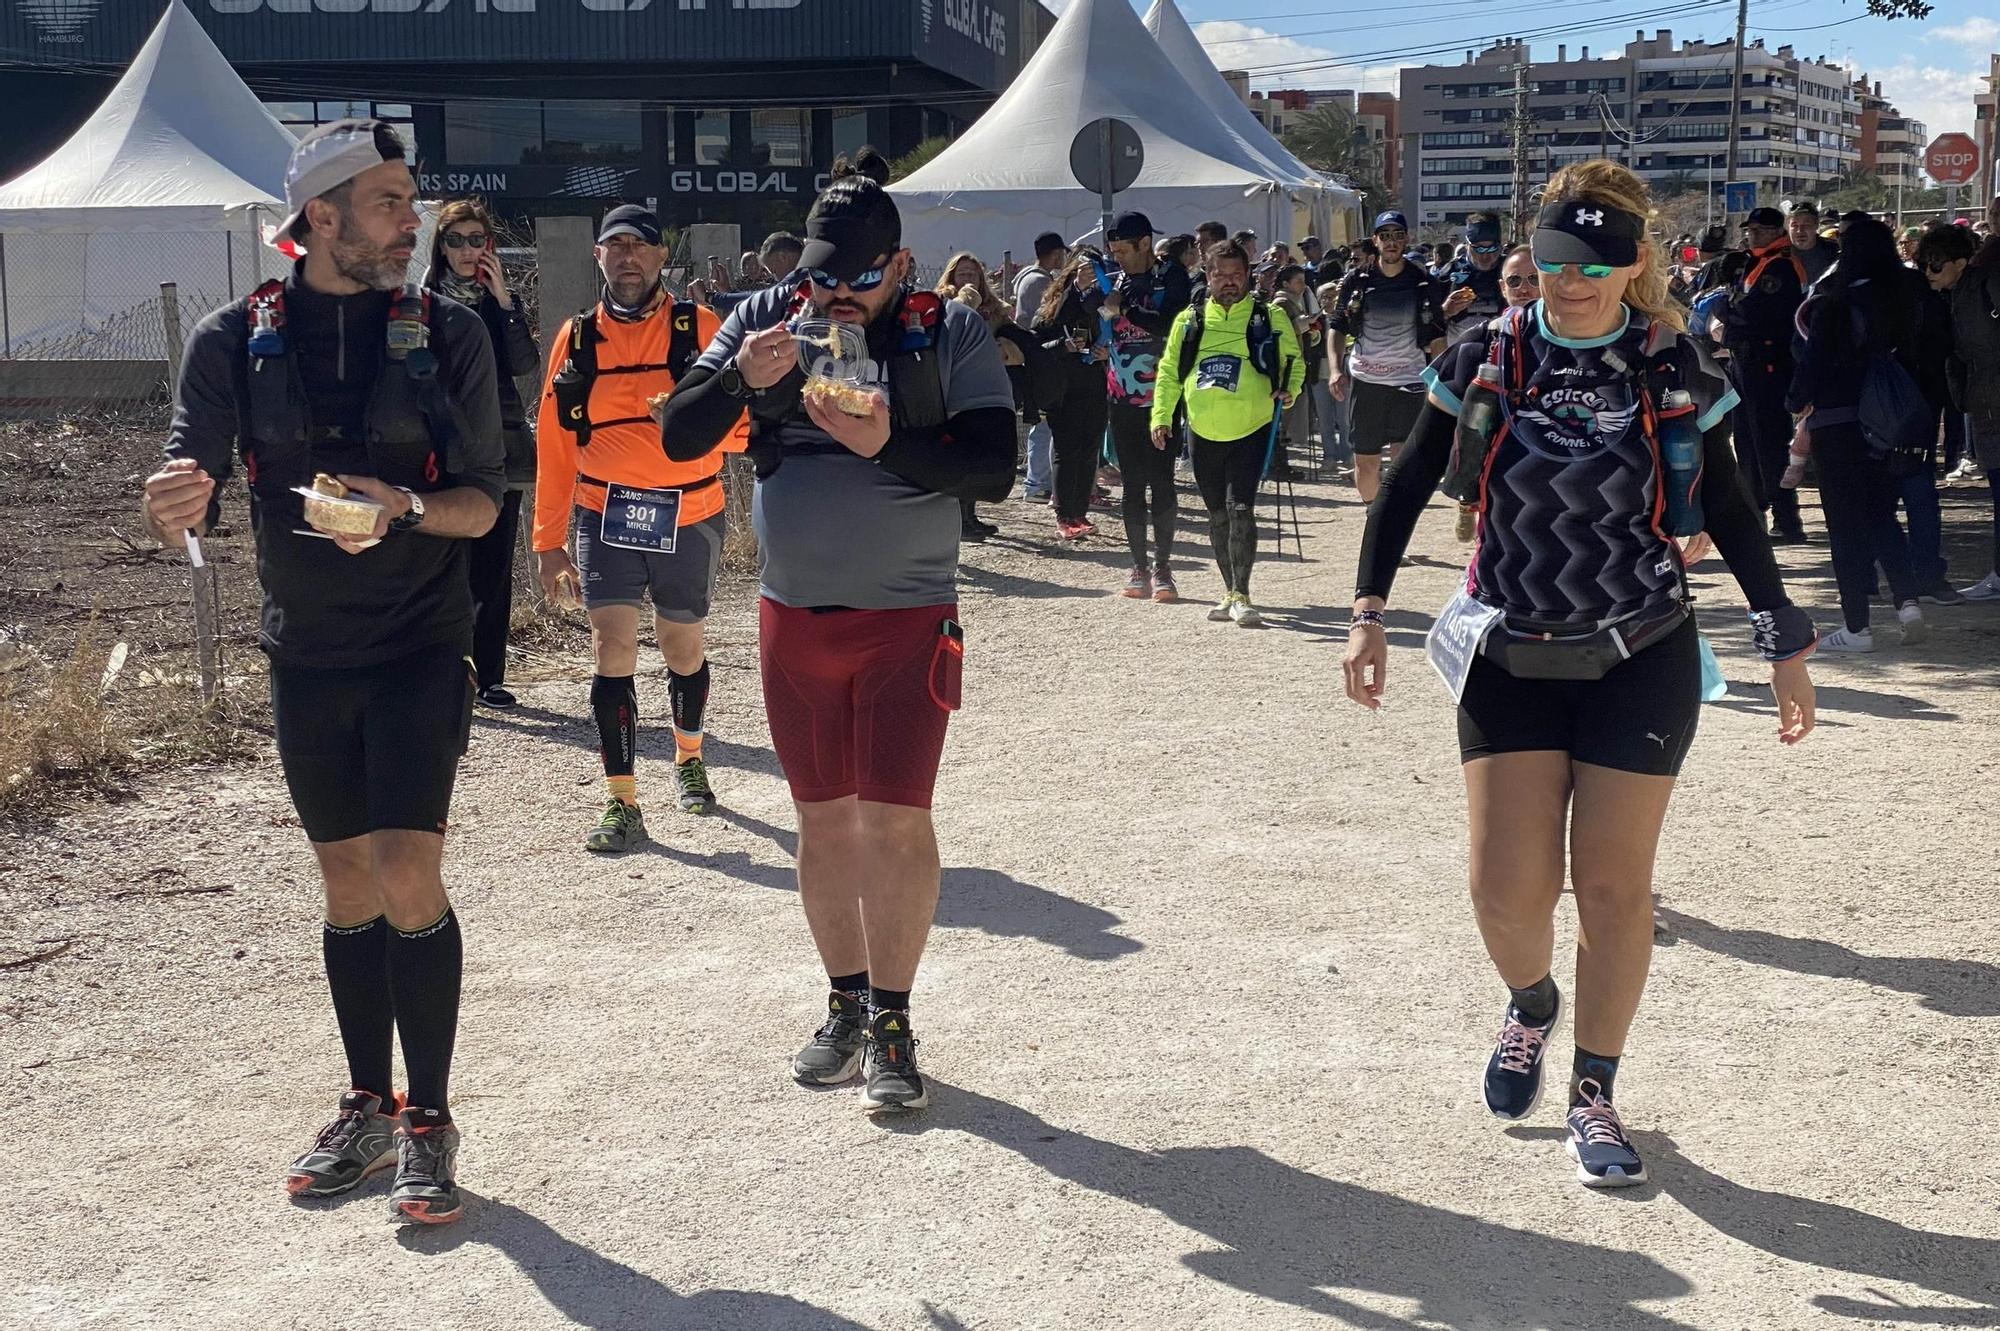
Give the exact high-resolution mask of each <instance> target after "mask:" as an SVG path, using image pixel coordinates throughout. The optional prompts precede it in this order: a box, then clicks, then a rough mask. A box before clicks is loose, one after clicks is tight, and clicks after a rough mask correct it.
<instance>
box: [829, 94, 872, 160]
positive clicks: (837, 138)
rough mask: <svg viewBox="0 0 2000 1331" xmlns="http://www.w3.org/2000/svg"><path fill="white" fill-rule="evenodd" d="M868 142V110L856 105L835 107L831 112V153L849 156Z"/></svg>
mask: <svg viewBox="0 0 2000 1331" xmlns="http://www.w3.org/2000/svg"><path fill="white" fill-rule="evenodd" d="M867 143H868V112H867V111H865V110H863V109H862V108H860V107H858V106H842V107H837V108H836V109H835V110H834V113H833V154H834V156H836V157H838V156H840V155H841V154H843V153H844V154H846V155H847V156H849V157H852V156H854V154H855V153H857V152H860V151H861V149H862V148H864V147H865V146H867Z"/></svg>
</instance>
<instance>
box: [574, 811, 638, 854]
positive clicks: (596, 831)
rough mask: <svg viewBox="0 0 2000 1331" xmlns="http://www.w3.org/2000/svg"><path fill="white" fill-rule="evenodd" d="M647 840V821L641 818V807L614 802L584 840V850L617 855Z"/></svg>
mask: <svg viewBox="0 0 2000 1331" xmlns="http://www.w3.org/2000/svg"><path fill="white" fill-rule="evenodd" d="M645 839H646V820H645V819H644V818H642V817H640V816H639V806H638V805H636V804H627V803H626V802H625V801H624V800H612V801H610V802H609V803H607V804H606V805H605V806H604V816H603V817H602V818H600V819H598V820H597V826H595V827H593V828H591V829H590V835H589V836H587V837H585V838H584V839H583V848H584V849H585V850H587V851H590V852H592V853H594V854H598V855H617V854H620V853H621V852H624V851H628V850H630V849H632V847H634V846H636V845H638V844H639V843H640V842H641V841H644V840H645Z"/></svg>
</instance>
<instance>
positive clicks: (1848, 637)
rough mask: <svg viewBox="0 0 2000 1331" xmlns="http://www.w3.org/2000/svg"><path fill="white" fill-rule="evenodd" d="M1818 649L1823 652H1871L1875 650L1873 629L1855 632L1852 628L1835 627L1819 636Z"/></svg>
mask: <svg viewBox="0 0 2000 1331" xmlns="http://www.w3.org/2000/svg"><path fill="white" fill-rule="evenodd" d="M1819 649H1820V650H1821V651H1823V652H1872V651H1874V650H1875V631H1874V630H1873V629H1862V630H1861V631H1860V632H1859V633H1856V632H1855V631H1854V630H1852V629H1835V630H1834V631H1833V632H1831V633H1826V634H1822V635H1821V636H1820V640H1819Z"/></svg>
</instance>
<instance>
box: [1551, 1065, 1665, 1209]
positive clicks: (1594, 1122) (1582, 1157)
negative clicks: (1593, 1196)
mask: <svg viewBox="0 0 2000 1331" xmlns="http://www.w3.org/2000/svg"><path fill="white" fill-rule="evenodd" d="M1577 1089H1578V1091H1579V1092H1580V1093H1581V1094H1582V1096H1583V1097H1584V1103H1582V1104H1580V1105H1577V1106H1576V1107H1575V1108H1573V1109H1571V1110H1570V1111H1569V1140H1568V1141H1567V1142H1565V1143H1564V1149H1566V1150H1567V1151H1568V1152H1569V1158H1570V1159H1572V1160H1574V1161H1576V1177H1577V1181H1578V1182H1579V1183H1581V1184H1583V1186H1584V1187H1586V1188H1629V1187H1632V1186H1634V1185H1635V1184H1640V1183H1644V1182H1645V1181H1646V1164H1645V1162H1644V1161H1643V1160H1641V1159H1640V1158H1639V1152H1638V1151H1637V1150H1635V1149H1634V1148H1633V1146H1632V1139H1631V1138H1630V1137H1627V1136H1626V1135H1625V1125H1624V1124H1623V1123H1621V1122H1619V1121H1618V1111H1617V1110H1616V1109H1613V1108H1612V1107H1611V1102H1610V1101H1609V1100H1607V1099H1605V1098H1604V1088H1603V1087H1602V1086H1600V1085H1599V1084H1598V1083H1597V1082H1595V1081H1593V1080H1591V1079H1590V1078H1588V1077H1586V1078H1584V1079H1583V1081H1582V1082H1581V1083H1580V1084H1579V1085H1578V1087H1577Z"/></svg>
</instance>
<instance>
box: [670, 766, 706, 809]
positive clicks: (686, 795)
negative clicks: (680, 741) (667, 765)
mask: <svg viewBox="0 0 2000 1331" xmlns="http://www.w3.org/2000/svg"><path fill="white" fill-rule="evenodd" d="M674 789H675V790H676V791H678V792H679V793H680V800H681V812H682V813H701V814H708V813H714V812H715V791H714V790H713V789H711V788H710V787H709V784H708V768H706V767H704V766H702V762H701V759H699V758H687V759H684V760H682V761H680V762H677V763H675V764H674Z"/></svg>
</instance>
